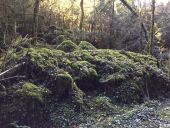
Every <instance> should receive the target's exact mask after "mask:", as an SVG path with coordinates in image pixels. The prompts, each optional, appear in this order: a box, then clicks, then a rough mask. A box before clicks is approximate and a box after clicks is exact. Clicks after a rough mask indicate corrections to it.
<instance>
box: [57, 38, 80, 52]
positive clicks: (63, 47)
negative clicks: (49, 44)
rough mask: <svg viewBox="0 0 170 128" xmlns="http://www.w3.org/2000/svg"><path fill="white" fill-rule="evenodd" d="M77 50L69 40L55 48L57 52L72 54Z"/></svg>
mask: <svg viewBox="0 0 170 128" xmlns="http://www.w3.org/2000/svg"><path fill="white" fill-rule="evenodd" d="M78 49H79V47H78V46H77V45H76V44H75V43H73V42H72V41H71V40H66V41H64V42H62V43H61V44H60V45H58V46H57V50H62V51H64V52H73V51H75V50H78Z"/></svg>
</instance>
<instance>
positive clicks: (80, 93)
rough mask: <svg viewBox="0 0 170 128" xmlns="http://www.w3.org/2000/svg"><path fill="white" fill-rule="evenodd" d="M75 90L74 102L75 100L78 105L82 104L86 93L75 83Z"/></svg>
mask: <svg viewBox="0 0 170 128" xmlns="http://www.w3.org/2000/svg"><path fill="white" fill-rule="evenodd" d="M73 90H74V91H73V93H74V96H73V102H75V103H76V104H78V105H82V104H83V103H84V101H83V100H84V96H85V93H84V92H83V91H82V90H80V89H79V88H78V87H77V85H76V84H75V83H74V86H73Z"/></svg>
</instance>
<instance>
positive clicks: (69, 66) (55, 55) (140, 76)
mask: <svg viewBox="0 0 170 128" xmlns="http://www.w3.org/2000/svg"><path fill="white" fill-rule="evenodd" d="M68 42H71V41H64V42H63V43H62V44H61V45H60V46H58V49H60V50H52V49H48V48H29V49H24V48H23V50H21V51H20V52H14V51H13V52H14V53H13V54H12V56H13V60H15V61H16V60H18V61H20V59H23V58H25V59H27V60H29V61H28V62H29V64H30V65H31V66H30V67H31V68H30V70H33V71H32V72H33V73H31V75H32V74H34V75H32V77H31V78H32V79H35V80H36V81H40V82H41V83H42V84H47V86H48V87H49V88H52V89H50V90H52V91H54V92H53V93H55V94H57V95H60V93H59V92H61V95H64V94H66V95H69V94H70V93H71V90H73V83H74V82H76V84H77V86H78V87H79V88H80V89H83V91H86V90H87V89H89V90H92V88H91V87H93V89H96V90H97V89H98V87H99V85H100V88H102V89H103V92H106V93H108V94H109V95H113V96H114V97H115V98H116V99H117V100H118V101H120V102H128V103H130V102H133V101H138V102H140V101H142V100H143V98H144V97H145V95H147V89H146V83H147V84H148V85H149V90H153V88H154V87H155V84H154V83H155V81H157V82H156V83H159V82H161V83H162V81H160V80H161V79H157V78H155V76H154V71H155V72H157V71H159V68H158V66H157V62H156V59H154V58H152V57H151V56H146V55H141V54H137V53H132V52H125V51H116V50H107V49H98V50H97V49H96V50H80V49H77V47H78V46H77V45H75V44H74V43H73V42H71V44H73V46H75V47H72V48H71V50H70V49H69V50H68V49H67V50H68V51H70V52H69V53H66V52H64V51H65V50H66V49H65V45H66V44H67V43H68ZM71 46H72V45H71ZM73 49H74V50H73ZM63 50H64V51H63ZM71 51H72V52H71ZM9 62H11V61H9ZM32 67H34V68H32ZM150 67H154V68H153V69H152V71H151V70H149V69H150ZM35 72H36V73H35ZM37 74H39V75H37ZM42 74H43V75H42ZM39 76H41V77H39ZM156 77H163V76H156ZM152 78H154V79H152ZM67 81H68V82H67ZM161 85H162V84H161ZM157 86H160V85H157ZM162 86H164V85H162ZM85 87H87V88H85ZM88 87H89V88H88ZM164 87H165V86H164ZM126 90H128V91H126ZM152 93H154V92H152ZM156 95H157V93H156Z"/></svg>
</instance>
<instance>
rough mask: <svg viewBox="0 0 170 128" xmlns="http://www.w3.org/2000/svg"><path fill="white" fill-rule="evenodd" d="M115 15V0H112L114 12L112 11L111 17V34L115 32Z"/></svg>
mask: <svg viewBox="0 0 170 128" xmlns="http://www.w3.org/2000/svg"><path fill="white" fill-rule="evenodd" d="M114 15H115V0H112V13H111V18H110V35H111V36H112V35H113V34H114V29H113V21H114Z"/></svg>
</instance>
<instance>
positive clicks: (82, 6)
mask: <svg viewBox="0 0 170 128" xmlns="http://www.w3.org/2000/svg"><path fill="white" fill-rule="evenodd" d="M80 8H81V17H80V26H79V29H80V30H81V31H82V29H83V22H84V0H81V1H80Z"/></svg>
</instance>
